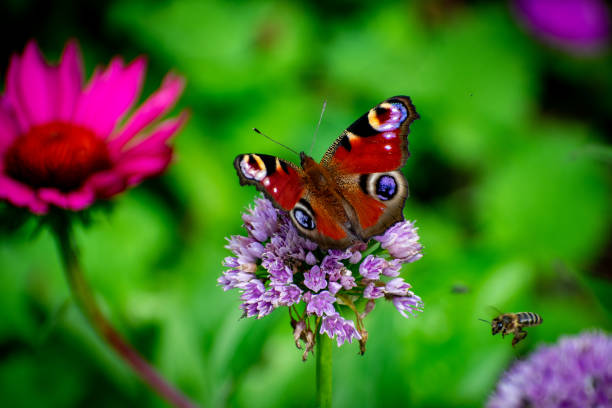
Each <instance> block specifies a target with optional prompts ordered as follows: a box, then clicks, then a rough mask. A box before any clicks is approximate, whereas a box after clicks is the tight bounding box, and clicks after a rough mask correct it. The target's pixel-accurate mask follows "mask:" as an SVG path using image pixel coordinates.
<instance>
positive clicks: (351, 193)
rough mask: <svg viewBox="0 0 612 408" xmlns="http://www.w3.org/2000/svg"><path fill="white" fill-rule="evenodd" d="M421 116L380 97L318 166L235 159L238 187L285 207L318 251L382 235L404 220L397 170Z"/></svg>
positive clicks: (405, 101) (259, 157)
mask: <svg viewBox="0 0 612 408" xmlns="http://www.w3.org/2000/svg"><path fill="white" fill-rule="evenodd" d="M417 118H418V114H417V113H416V111H415V109H414V106H413V105H412V103H411V101H410V99H409V98H408V97H404V96H397V97H393V98H390V99H388V100H386V101H383V102H381V103H380V104H379V105H377V106H376V107H374V108H372V109H370V111H369V112H368V113H366V114H364V115H363V116H362V117H361V118H359V119H358V120H357V121H356V122H355V123H353V124H352V125H351V126H349V127H348V128H347V129H346V130H345V131H344V132H343V133H342V134H341V135H340V137H339V138H338V139H336V141H335V142H334V143H333V144H332V146H331V147H330V148H329V149H328V151H327V153H326V154H325V156H324V157H323V159H322V160H321V163H317V162H316V161H315V160H314V159H313V158H312V157H310V156H308V155H306V154H305V153H301V154H300V159H301V163H300V164H301V168H300V167H297V166H296V165H294V164H293V163H291V162H287V161H284V160H282V159H279V158H278V157H275V156H269V155H264V154H253V153H251V154H241V155H238V156H237V157H236V159H235V160H234V167H235V168H236V171H237V173H238V177H239V178H240V184H242V185H245V184H251V185H255V187H256V188H257V189H258V190H260V191H262V192H263V193H264V194H265V195H266V196H267V197H268V198H269V199H271V201H272V203H273V204H274V205H275V206H276V207H278V208H280V209H283V210H285V211H288V212H289V216H290V218H291V220H292V222H293V224H294V225H295V226H296V228H297V230H298V232H300V233H301V234H302V235H303V236H305V237H307V238H309V239H311V240H313V241H315V242H317V243H318V244H319V246H320V247H321V248H322V249H327V248H339V249H342V248H346V247H348V246H350V245H352V244H355V243H358V242H367V240H368V239H369V238H371V237H372V236H375V235H379V234H382V233H383V232H384V231H385V230H386V229H387V228H389V227H390V226H391V225H393V224H394V223H396V222H398V221H401V220H402V219H403V214H402V210H403V207H404V203H405V201H406V198H407V196H408V182H407V181H406V178H405V177H404V175H403V174H402V173H401V171H399V169H400V168H401V167H402V166H403V165H404V163H405V161H406V159H407V158H408V156H409V152H408V140H407V134H408V130H409V129H408V126H409V125H410V123H411V122H412V121H414V120H415V119H417Z"/></svg>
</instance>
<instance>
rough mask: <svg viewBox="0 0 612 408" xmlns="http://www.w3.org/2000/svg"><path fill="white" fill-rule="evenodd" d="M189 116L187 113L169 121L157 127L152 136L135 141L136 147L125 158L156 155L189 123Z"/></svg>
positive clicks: (182, 113)
mask: <svg viewBox="0 0 612 408" xmlns="http://www.w3.org/2000/svg"><path fill="white" fill-rule="evenodd" d="M188 119H189V114H188V113H187V112H185V111H183V112H181V114H180V115H179V116H178V117H177V118H172V119H167V120H165V121H163V122H161V123H160V124H159V125H157V126H156V127H155V128H154V129H153V131H152V132H151V134H150V135H148V136H145V137H143V138H142V139H139V140H138V141H135V143H134V145H133V146H132V147H130V148H129V149H128V150H126V151H125V152H124V154H123V157H126V156H132V155H142V154H156V152H158V151H159V148H160V147H162V146H165V144H166V142H167V141H168V139H170V138H171V137H172V136H174V134H175V133H177V132H178V131H179V130H180V129H181V128H182V127H183V125H184V124H185V122H187V120H188Z"/></svg>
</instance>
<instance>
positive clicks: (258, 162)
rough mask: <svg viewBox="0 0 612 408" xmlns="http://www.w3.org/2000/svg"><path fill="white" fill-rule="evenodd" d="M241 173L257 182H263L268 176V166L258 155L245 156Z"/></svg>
mask: <svg viewBox="0 0 612 408" xmlns="http://www.w3.org/2000/svg"><path fill="white" fill-rule="evenodd" d="M240 171H241V172H242V174H243V175H244V177H246V178H248V179H251V180H257V181H261V180H263V179H264V178H265V177H266V175H267V171H266V165H265V164H264V162H263V160H262V159H261V157H259V156H257V155H256V154H245V155H244V156H243V157H242V160H240Z"/></svg>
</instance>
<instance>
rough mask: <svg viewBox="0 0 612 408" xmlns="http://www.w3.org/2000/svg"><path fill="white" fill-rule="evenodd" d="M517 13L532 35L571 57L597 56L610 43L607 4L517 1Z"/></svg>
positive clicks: (566, 0)
mask: <svg viewBox="0 0 612 408" xmlns="http://www.w3.org/2000/svg"><path fill="white" fill-rule="evenodd" d="M514 9H515V11H516V15H517V17H518V19H519V20H520V21H521V22H522V24H523V25H524V26H526V28H527V29H528V30H529V31H530V32H531V33H533V34H534V35H535V36H537V37H539V38H540V39H542V40H543V41H545V42H547V43H548V44H550V45H552V46H555V47H558V48H561V49H563V50H566V51H569V52H571V53H574V54H593V53H597V52H599V51H601V50H602V49H603V48H605V47H606V45H607V43H608V39H609V35H610V17H609V10H608V6H607V4H606V3H605V2H604V1H603V0H515V1H514Z"/></svg>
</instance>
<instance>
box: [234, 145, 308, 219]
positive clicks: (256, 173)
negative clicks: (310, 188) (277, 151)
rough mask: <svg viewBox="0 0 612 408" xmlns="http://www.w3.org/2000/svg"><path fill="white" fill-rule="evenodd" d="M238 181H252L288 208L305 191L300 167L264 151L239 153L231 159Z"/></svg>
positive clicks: (282, 206)
mask: <svg viewBox="0 0 612 408" xmlns="http://www.w3.org/2000/svg"><path fill="white" fill-rule="evenodd" d="M234 167H235V168H236V172H237V173H238V177H239V178H240V184H241V185H245V184H252V185H254V186H255V187H257V189H258V190H259V191H262V192H263V193H264V194H265V195H266V196H267V197H268V198H269V199H271V200H272V202H273V203H274V204H275V205H276V206H277V207H279V208H282V209H283V210H286V211H289V210H291V209H292V208H293V207H294V206H295V204H296V203H297V202H298V200H299V199H300V197H301V196H302V194H303V193H304V184H303V181H302V170H301V169H298V168H297V167H296V166H295V165H294V164H293V163H290V162H287V161H284V160H281V159H279V158H278V157H275V156H269V155H267V154H241V155H238V156H237V157H236V158H235V159H234Z"/></svg>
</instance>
